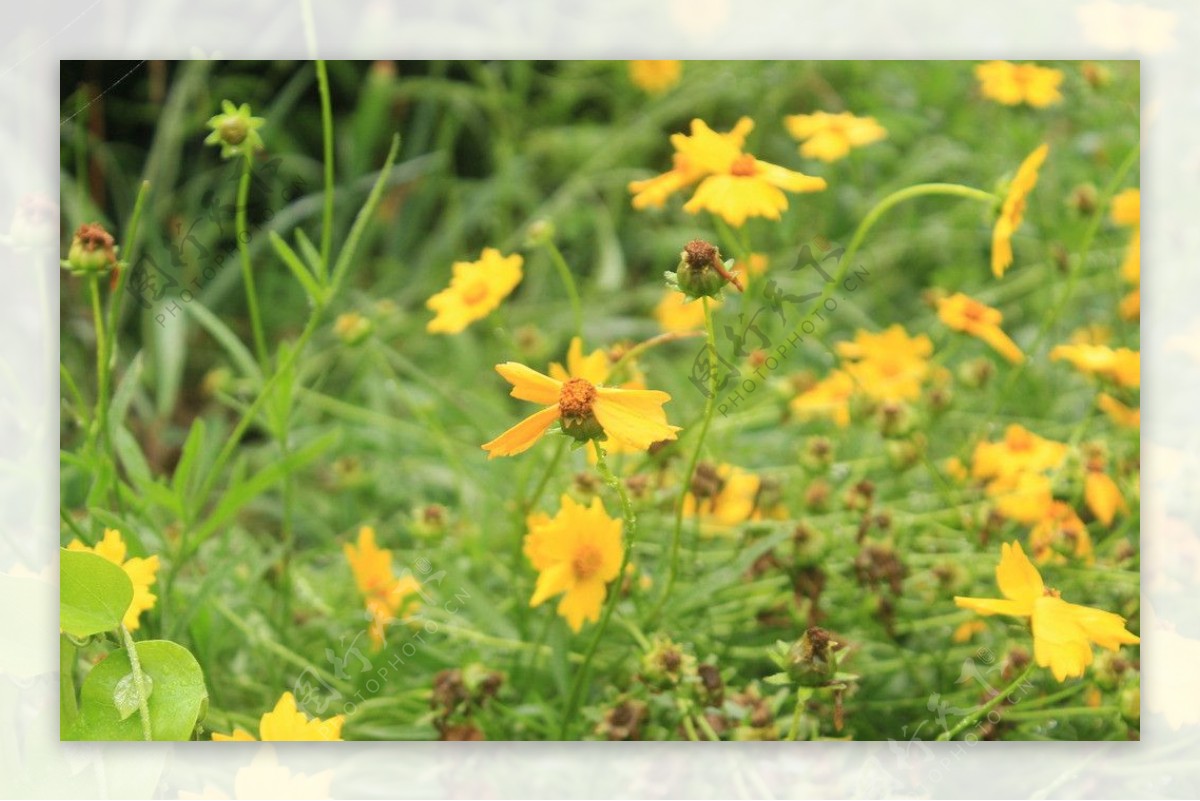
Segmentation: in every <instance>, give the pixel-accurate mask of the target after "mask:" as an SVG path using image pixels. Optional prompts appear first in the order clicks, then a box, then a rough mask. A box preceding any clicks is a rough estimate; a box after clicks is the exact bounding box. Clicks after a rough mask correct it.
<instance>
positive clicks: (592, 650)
mask: <svg viewBox="0 0 1200 801" xmlns="http://www.w3.org/2000/svg"><path fill="white" fill-rule="evenodd" d="M596 469H597V470H598V471H599V473H600V477H601V478H603V479H604V482H605V483H606V484H608V486H610V487H612V488H613V489H614V490H616V491H617V495H618V497H620V499H621V514H622V516H623V517H624V518H625V538H624V539H625V542H624V546H625V547H624V548H623V549H622V553H621V567H620V568H619V569H618V570H617V577H616V578H615V579H614V580H613V583H612V586H611V587H610V588H609V591H608V599H607V600H606V601H605V604H604V611H603V612H602V613H601V615H600V622H599V623H597V624H596V630H595V632H593V634H592V640H591V642H590V643H588V648H587V651H586V652H584V655H583V664H582V665H580V667H579V671H578V672H577V673H576V674H575V680H574V681H573V682H571V691H570V693H569V694H568V696H567V706H566V710H565V711H564V712H563V719H562V726H561V727H560V728H559V737H558V739H560V740H566V739H567V734H568V733H569V731H570V728H571V723H572V722H573V721H574V720H575V712H576V710H578V708H579V701H580V697H581V696H582V694H583V688H584V686H585V685H586V684H587V679H588V674H589V673H590V672H591V668H592V659H593V657H595V656H596V647H597V646H599V645H600V639H601V638H602V637H603V636H604V632H605V630H607V629H608V623H609V620H611V619H612V614H613V610H614V609H615V608H616V606H617V601H618V600H620V597H621V585H622V583H623V582H624V580H625V568H626V567H627V566H628V565H629V552H630V551H631V550H633V544H634V541H635V539H636V537H637V516H636V515H635V514H634V512H633V504H632V503H631V502H630V500H629V494H628V493H627V492H625V486H624V485H623V484H622V483H621V480H620V479H619V478H617V477H616V476H615V475H614V474H613V472H612V470H611V469H610V468H609V466H608V459H607V457H606V456H605V453H604V446H602V445H601V444H600V443H596Z"/></svg>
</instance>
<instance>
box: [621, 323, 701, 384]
mask: <svg viewBox="0 0 1200 801" xmlns="http://www.w3.org/2000/svg"><path fill="white" fill-rule="evenodd" d="M702 336H704V332H703V331H667V332H665V333H662V334H659V335H658V336H653V337H650V338H649V339H647V340H646V341H644V342H639V343H638V344H636V345H634V346H633V347H632V348H630V349H629V350H627V351H625V352H624V353H622V354H621V358H619V359H617V360H616V361H615V362H613V366H612V367H610V368H609V370H608V374H609V375H617V374H618V373H620V372H621V368H622V367H624V366H625V365H626V364H628V363H629V362H631V361H633V360H634V359H636V358H638V357H639V356H641V355H642V354H643V353H645V352H646V351H648V350H650V348H654V347H657V346H659V345H663V344H666V343H667V342H674V341H676V340H678V339H690V338H691V337H702Z"/></svg>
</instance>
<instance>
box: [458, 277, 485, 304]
mask: <svg viewBox="0 0 1200 801" xmlns="http://www.w3.org/2000/svg"><path fill="white" fill-rule="evenodd" d="M487 296H488V285H487V281H484V280H483V279H482V278H476V279H475V280H474V281H472V282H471V283H469V284H467V286H466V288H465V289H463V291H462V301H463V303H465V304H467V305H468V306H474V305H475V304H477V303H481V302H482V301H483V300H484V298H486V297H487Z"/></svg>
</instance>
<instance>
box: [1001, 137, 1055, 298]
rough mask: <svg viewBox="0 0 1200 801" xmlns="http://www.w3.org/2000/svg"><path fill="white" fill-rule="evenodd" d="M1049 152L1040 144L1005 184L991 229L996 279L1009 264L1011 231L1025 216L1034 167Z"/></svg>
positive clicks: (1011, 258) (1036, 177) (1035, 177)
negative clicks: (994, 224) (998, 214)
mask: <svg viewBox="0 0 1200 801" xmlns="http://www.w3.org/2000/svg"><path fill="white" fill-rule="evenodd" d="M1049 152H1050V146H1049V145H1047V144H1042V145H1040V146H1039V147H1038V148H1037V149H1036V150H1034V151H1033V152H1032V153H1030V154H1029V155H1028V156H1026V157H1025V160H1024V161H1023V162H1021V166H1020V167H1018V168H1017V174H1016V176H1015V177H1014V178H1013V179H1012V183H1010V184H1009V185H1008V194H1007V195H1006V196H1005V198H1004V204H1003V205H1002V206H1001V207H1000V217H999V218H998V219H997V220H996V227H995V228H993V229H992V274H993V275H995V276H996V277H997V278H1002V277H1004V271H1005V270H1007V269H1008V267H1009V265H1010V264H1012V260H1013V252H1012V238H1013V234H1015V233H1016V232H1017V229H1018V228H1020V227H1021V221H1022V220H1023V219H1025V199H1026V198H1027V197H1028V196H1029V193H1030V192H1032V191H1033V188H1034V187H1035V186H1037V180H1038V170H1039V169H1041V166H1042V162H1044V161H1045V160H1046V154H1048V153H1049Z"/></svg>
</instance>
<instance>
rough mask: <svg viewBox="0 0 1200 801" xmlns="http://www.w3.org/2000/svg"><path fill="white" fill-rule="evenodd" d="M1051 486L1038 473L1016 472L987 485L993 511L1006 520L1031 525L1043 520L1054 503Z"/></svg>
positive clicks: (1048, 480) (1045, 477)
mask: <svg viewBox="0 0 1200 801" xmlns="http://www.w3.org/2000/svg"><path fill="white" fill-rule="evenodd" d="M1052 490H1053V483H1052V482H1051V481H1050V478H1049V476H1046V475H1043V474H1041V473H1018V474H1017V475H1016V476H1014V477H1012V478H1005V479H997V480H995V481H993V482H992V483H990V484H988V486H987V493H988V495H990V496H991V498H992V500H993V502H994V503H995V504H996V511H997V512H999V513H1000V514H1002V515H1004V516H1005V517H1006V518H1008V519H1009V520H1016V521H1017V522H1018V523H1025V524H1027V525H1028V524H1033V523H1036V522H1037V521H1039V520H1041V519H1042V518H1044V517H1045V516H1046V515H1047V514H1048V513H1049V512H1050V507H1051V505H1052V504H1053V503H1054V493H1053V491H1052Z"/></svg>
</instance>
